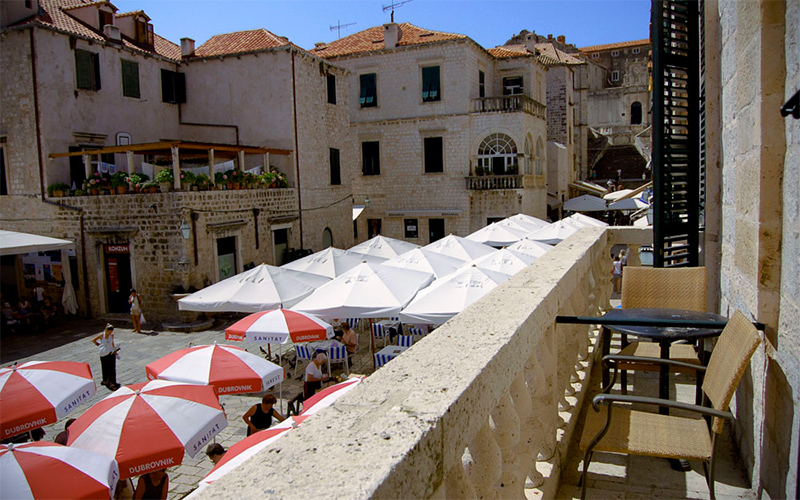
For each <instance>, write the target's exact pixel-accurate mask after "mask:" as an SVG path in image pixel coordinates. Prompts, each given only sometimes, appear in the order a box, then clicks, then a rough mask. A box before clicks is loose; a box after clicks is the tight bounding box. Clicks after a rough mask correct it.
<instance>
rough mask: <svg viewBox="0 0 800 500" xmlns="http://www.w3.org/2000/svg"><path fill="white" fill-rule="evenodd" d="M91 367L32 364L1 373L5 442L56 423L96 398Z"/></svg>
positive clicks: (0, 403) (0, 420)
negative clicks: (7, 439)
mask: <svg viewBox="0 0 800 500" xmlns="http://www.w3.org/2000/svg"><path fill="white" fill-rule="evenodd" d="M95 392H97V386H96V385H95V383H94V379H92V370H91V368H89V365H88V364H87V363H78V362H75V361H29V362H28V363H23V364H21V365H15V366H10V367H8V368H2V369H0V436H2V439H5V438H9V437H11V436H15V435H17V434H22V433H23V432H27V431H29V430H32V429H36V428H38V427H42V426H45V425H48V424H52V423H55V422H56V421H57V420H58V419H60V418H62V417H64V416H65V415H67V414H68V413H69V412H71V411H72V410H74V409H75V408H77V407H78V406H79V405H80V404H81V403H83V402H84V401H86V400H88V399H89V398H91V397H92V396H94V394H95Z"/></svg>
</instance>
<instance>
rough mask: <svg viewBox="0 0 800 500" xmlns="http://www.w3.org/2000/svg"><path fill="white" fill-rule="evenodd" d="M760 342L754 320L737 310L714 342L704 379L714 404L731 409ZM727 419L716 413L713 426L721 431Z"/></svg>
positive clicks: (704, 384)
mask: <svg viewBox="0 0 800 500" xmlns="http://www.w3.org/2000/svg"><path fill="white" fill-rule="evenodd" d="M760 343H761V337H760V336H759V334H758V331H757V330H756V328H755V327H754V326H753V324H752V323H751V322H750V321H748V320H747V318H745V316H744V314H742V313H741V312H739V311H736V312H734V313H733V317H732V318H731V319H729V320H728V324H727V325H726V326H725V329H724V330H722V334H721V335H720V336H719V340H718V341H717V345H715V346H714V352H713V353H712V354H711V359H709V360H708V368H707V369H706V376H705V379H704V380H703V392H705V393H706V396H708V399H709V400H710V401H711V404H712V405H714V408H716V409H717V410H722V411H728V405H729V404H730V402H731V398H733V393H734V392H736V387H737V386H738V385H739V379H741V378H742V375H743V374H744V371H745V370H746V369H747V365H748V364H750V358H751V357H753V353H755V352H756V349H757V348H758V345H759V344H760ZM724 422H725V421H724V420H723V419H721V418H717V417H714V420H713V422H712V423H711V430H713V431H714V432H716V433H717V434H719V433H720V432H722V427H723V423H724Z"/></svg>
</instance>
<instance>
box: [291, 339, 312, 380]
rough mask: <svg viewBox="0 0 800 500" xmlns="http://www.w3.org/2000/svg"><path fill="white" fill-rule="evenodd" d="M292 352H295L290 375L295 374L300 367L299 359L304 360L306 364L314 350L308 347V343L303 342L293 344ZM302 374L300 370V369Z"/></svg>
mask: <svg viewBox="0 0 800 500" xmlns="http://www.w3.org/2000/svg"><path fill="white" fill-rule="evenodd" d="M294 354H295V357H296V359H295V362H294V372H292V376H293V377H294V376H295V375H297V371H298V370H299V369H300V361H305V362H306V364H308V363H310V362H311V359H312V357H313V356H314V354H315V353H314V352H312V351H311V349H310V348H309V347H308V345H303V344H295V345H294ZM301 374H302V371H301Z"/></svg>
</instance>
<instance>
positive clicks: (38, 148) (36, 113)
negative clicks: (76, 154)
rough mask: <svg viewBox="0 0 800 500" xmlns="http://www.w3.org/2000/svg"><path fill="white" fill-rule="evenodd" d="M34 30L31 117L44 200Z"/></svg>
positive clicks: (32, 41) (31, 33)
mask: <svg viewBox="0 0 800 500" xmlns="http://www.w3.org/2000/svg"><path fill="white" fill-rule="evenodd" d="M34 29H35V28H34V27H33V26H31V28H30V32H29V33H30V41H31V81H32V83H33V117H34V120H35V122H36V160H37V163H38V164H39V191H40V193H41V195H42V200H44V195H45V193H46V191H45V186H44V164H43V163H42V130H41V124H40V122H39V92H38V91H37V89H38V88H39V87H38V84H37V78H36V63H37V58H36V37H35V36H34V34H33V30H34Z"/></svg>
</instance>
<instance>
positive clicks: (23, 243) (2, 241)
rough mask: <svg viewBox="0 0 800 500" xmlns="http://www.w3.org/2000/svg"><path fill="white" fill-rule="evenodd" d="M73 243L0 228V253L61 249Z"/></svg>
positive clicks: (14, 253) (9, 253)
mask: <svg viewBox="0 0 800 500" xmlns="http://www.w3.org/2000/svg"><path fill="white" fill-rule="evenodd" d="M72 245H73V242H71V241H69V240H60V239H58V238H50V237H48V236H39V235H38V234H29V233H18V232H15V231H5V230H2V229H0V255H16V254H22V253H31V252H46V251H48V250H61V249H62V248H68V247H71V246H72Z"/></svg>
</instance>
